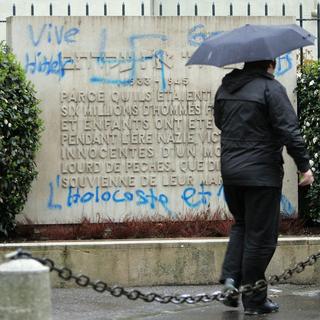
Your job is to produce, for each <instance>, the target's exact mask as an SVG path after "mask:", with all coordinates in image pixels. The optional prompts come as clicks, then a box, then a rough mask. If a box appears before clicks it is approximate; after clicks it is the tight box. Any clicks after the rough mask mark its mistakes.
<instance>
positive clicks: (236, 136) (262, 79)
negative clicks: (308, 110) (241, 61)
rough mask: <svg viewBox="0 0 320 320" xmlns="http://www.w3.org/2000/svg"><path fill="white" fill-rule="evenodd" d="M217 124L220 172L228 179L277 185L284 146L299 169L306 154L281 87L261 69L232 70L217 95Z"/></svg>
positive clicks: (305, 164) (304, 163)
mask: <svg viewBox="0 0 320 320" xmlns="http://www.w3.org/2000/svg"><path fill="white" fill-rule="evenodd" d="M214 119H215V124H216V126H217V127H218V128H219V129H220V130H221V173H222V179H223V183H224V184H226V185H245V186H271V187H281V185H282V178H283V158H282V151H283V146H286V148H287V151H288V153H289V155H290V156H291V157H292V158H293V159H294V161H295V163H296V165H297V167H298V170H299V171H301V172H305V171H307V170H308V169H309V168H310V166H309V157H308V154H307V151H306V148H305V144H304V141H303V139H302V137H301V134H300V131H299V128H298V120H297V116H296V114H295V111H294V109H293V107H292V105H291V103H290V101H289V98H288V95H287V93H286V90H285V88H284V87H283V86H282V85H281V84H280V83H279V82H278V81H277V80H275V79H274V76H273V75H271V74H269V73H267V72H262V71H255V70H237V69H236V70H233V71H232V72H231V73H229V74H227V75H226V76H225V77H224V78H223V81H222V85H221V86H220V88H219V89H218V91H217V93H216V96H215V105H214Z"/></svg>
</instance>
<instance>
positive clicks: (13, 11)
mask: <svg viewBox="0 0 320 320" xmlns="http://www.w3.org/2000/svg"><path fill="white" fill-rule="evenodd" d="M12 15H13V16H15V15H16V5H15V4H13V6H12Z"/></svg>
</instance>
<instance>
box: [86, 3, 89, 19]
mask: <svg viewBox="0 0 320 320" xmlns="http://www.w3.org/2000/svg"><path fill="white" fill-rule="evenodd" d="M88 15H89V4H88V3H87V4H86V16H88Z"/></svg>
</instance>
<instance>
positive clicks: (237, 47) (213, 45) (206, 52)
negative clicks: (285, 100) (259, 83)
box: [187, 24, 315, 67]
mask: <svg viewBox="0 0 320 320" xmlns="http://www.w3.org/2000/svg"><path fill="white" fill-rule="evenodd" d="M314 40H315V37H314V36H313V35H311V34H310V33H309V32H308V31H306V30H305V29H303V28H301V27H299V26H298V25H296V24H289V25H253V24H252V25H251V24H246V25H245V26H243V27H240V28H237V29H234V30H231V31H226V32H223V33H222V34H219V35H217V36H212V37H210V38H208V39H207V40H205V41H203V42H202V43H201V45H200V47H199V48H198V49H197V50H196V51H195V52H194V54H193V55H192V56H191V58H190V59H189V61H188V62H187V65H191V64H201V65H213V66H217V67H222V66H225V65H228V64H233V63H239V62H250V61H259V60H274V59H275V58H276V57H279V56H281V55H282V54H284V53H286V52H289V51H291V50H294V49H297V48H302V47H305V46H308V45H312V44H314Z"/></svg>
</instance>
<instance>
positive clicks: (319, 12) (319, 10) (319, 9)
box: [317, 2, 320, 60]
mask: <svg viewBox="0 0 320 320" xmlns="http://www.w3.org/2000/svg"><path fill="white" fill-rule="evenodd" d="M317 19H318V20H317V39H318V60H320V39H319V37H320V3H319V2H318V4H317Z"/></svg>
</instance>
